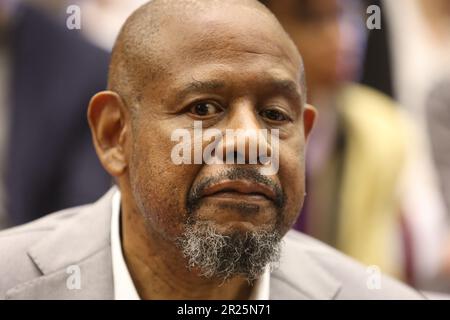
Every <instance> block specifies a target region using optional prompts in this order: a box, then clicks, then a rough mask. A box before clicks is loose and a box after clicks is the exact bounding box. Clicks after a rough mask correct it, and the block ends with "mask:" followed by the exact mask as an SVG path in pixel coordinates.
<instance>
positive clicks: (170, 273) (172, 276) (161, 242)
mask: <svg viewBox="0 0 450 320" xmlns="http://www.w3.org/2000/svg"><path fill="white" fill-rule="evenodd" d="M128 200H129V199H127V196H126V195H125V194H124V193H122V215H121V222H122V223H121V224H122V247H123V251H124V257H125V260H126V263H127V266H128V269H129V270H130V274H131V277H132V278H133V282H134V284H135V286H136V289H137V291H138V293H139V296H140V297H141V298H142V299H161V300H166V299H167V300H168V299H199V300H207V299H214V300H232V299H240V300H242V299H248V298H249V296H250V291H251V287H250V285H249V284H248V282H247V281H246V280H245V279H243V278H240V277H235V278H233V279H230V280H228V281H226V282H223V281H222V280H221V279H205V278H204V277H201V276H200V273H199V271H198V270H189V269H188V268H187V267H186V259H185V258H184V257H183V256H182V253H181V252H180V250H179V249H178V248H177V246H176V245H175V244H174V243H173V241H170V240H167V239H165V238H163V237H162V236H161V235H160V234H159V233H158V232H156V231H155V230H149V227H146V224H145V221H144V218H143V216H142V215H141V214H140V213H139V212H138V211H137V210H136V209H129V208H130V206H127V204H128V203H130V202H129V201H128Z"/></svg>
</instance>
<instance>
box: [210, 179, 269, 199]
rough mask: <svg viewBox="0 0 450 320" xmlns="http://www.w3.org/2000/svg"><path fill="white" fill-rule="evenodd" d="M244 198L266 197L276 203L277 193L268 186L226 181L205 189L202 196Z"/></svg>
mask: <svg viewBox="0 0 450 320" xmlns="http://www.w3.org/2000/svg"><path fill="white" fill-rule="evenodd" d="M226 195H232V196H236V197H239V196H242V197H249V196H254V197H258V196H259V197H264V198H266V199H267V200H271V201H275V192H274V191H273V190H272V189H271V188H270V187H268V186H266V185H264V184H260V183H254V182H251V181H246V180H226V181H221V182H218V183H215V184H213V185H211V186H209V187H207V188H205V189H204V191H203V193H202V196H203V197H211V196H226Z"/></svg>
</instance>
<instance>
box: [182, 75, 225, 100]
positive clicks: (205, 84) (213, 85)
mask: <svg viewBox="0 0 450 320" xmlns="http://www.w3.org/2000/svg"><path fill="white" fill-rule="evenodd" d="M225 86H226V84H225V82H223V81H219V80H205V81H200V80H195V79H194V81H193V82H191V83H189V84H188V85H186V87H184V88H183V89H182V90H180V91H179V92H178V93H177V97H178V98H183V97H185V96H186V95H188V94H190V93H195V92H201V91H204V92H207V91H212V90H218V89H223V88H225Z"/></svg>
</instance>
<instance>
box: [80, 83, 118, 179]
mask: <svg viewBox="0 0 450 320" xmlns="http://www.w3.org/2000/svg"><path fill="white" fill-rule="evenodd" d="M125 115H126V112H125V104H124V103H123V100H122V99H121V97H120V96H119V95H118V94H117V93H115V92H112V91H102V92H99V93H97V94H96V95H95V96H93V97H92V99H91V101H90V103H89V108H88V121H89V126H90V128H91V133H92V139H93V142H94V146H95V150H96V152H97V155H98V157H99V159H100V162H101V163H102V165H103V167H104V168H105V170H106V171H108V172H109V174H111V175H112V176H114V177H118V176H120V175H122V174H123V173H124V172H125V169H126V167H127V162H126V156H125V146H124V143H125V140H126V139H125V138H124V136H125V134H126V121H125Z"/></svg>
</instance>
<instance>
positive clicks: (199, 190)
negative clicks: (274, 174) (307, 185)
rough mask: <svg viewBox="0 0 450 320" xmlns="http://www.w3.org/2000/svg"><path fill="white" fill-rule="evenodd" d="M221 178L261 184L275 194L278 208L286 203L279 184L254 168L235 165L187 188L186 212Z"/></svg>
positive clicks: (194, 207)
mask: <svg viewBox="0 0 450 320" xmlns="http://www.w3.org/2000/svg"><path fill="white" fill-rule="evenodd" d="M223 180H231V181H233V180H246V181H249V182H253V183H256V184H258V183H259V184H263V185H265V186H267V187H268V188H270V189H271V190H272V191H273V192H274V194H275V200H274V201H273V203H274V205H275V207H276V208H277V209H279V210H282V209H283V208H284V205H285V203H286V199H285V195H284V192H283V188H282V187H281V185H280V184H278V183H276V182H275V181H273V180H272V179H270V178H269V177H268V176H266V175H263V174H261V173H260V172H259V171H258V170H257V169H256V168H241V167H235V168H231V169H228V170H225V171H222V172H221V173H219V174H218V175H216V176H213V177H208V178H205V179H202V180H201V181H199V182H198V183H196V184H195V185H193V186H192V187H191V189H190V190H189V194H188V197H187V200H186V208H187V209H188V213H190V214H192V213H194V211H195V210H196V209H197V208H198V207H199V205H200V201H201V199H202V194H203V193H204V190H205V189H206V188H208V187H210V186H211V185H214V184H216V183H218V182H221V181H223Z"/></svg>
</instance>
